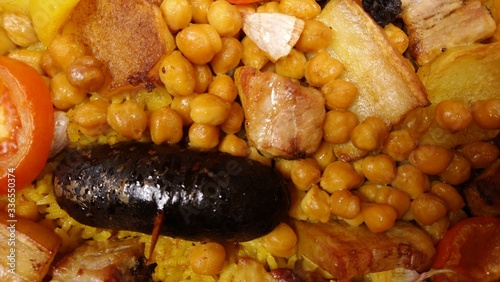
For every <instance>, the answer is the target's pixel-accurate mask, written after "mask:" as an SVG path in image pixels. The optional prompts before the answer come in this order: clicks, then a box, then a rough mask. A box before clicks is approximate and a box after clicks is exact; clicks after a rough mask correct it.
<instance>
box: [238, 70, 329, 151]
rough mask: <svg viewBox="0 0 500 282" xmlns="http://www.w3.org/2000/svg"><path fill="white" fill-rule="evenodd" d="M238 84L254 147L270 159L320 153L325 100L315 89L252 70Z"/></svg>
mask: <svg viewBox="0 0 500 282" xmlns="http://www.w3.org/2000/svg"><path fill="white" fill-rule="evenodd" d="M234 81H235V82H236V85H237V87H238V94H239V96H240V99H241V103H242V106H243V110H244V112H245V119H246V121H245V129H246V132H247V138H248V140H249V142H250V143H251V145H253V146H255V147H256V148H257V149H258V150H259V151H260V152H261V153H262V154H263V155H265V156H268V157H282V158H289V159H291V158H299V157H304V156H307V155H309V154H312V153H313V152H315V151H316V150H317V148H318V147H319V144H320V143H321V140H322V138H323V121H324V119H325V100H324V98H323V94H321V92H320V91H319V90H317V89H315V88H312V87H305V86H302V85H300V84H299V83H298V82H296V81H294V80H292V79H290V78H286V77H282V76H280V75H278V74H275V73H272V72H260V71H258V70H257V69H254V68H251V67H241V68H238V69H237V70H236V73H235V75H234Z"/></svg>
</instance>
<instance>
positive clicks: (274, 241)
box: [259, 222, 297, 257]
mask: <svg viewBox="0 0 500 282" xmlns="http://www.w3.org/2000/svg"><path fill="white" fill-rule="evenodd" d="M259 241H260V243H261V244H262V245H263V246H264V248H266V250H268V251H269V252H270V253H271V254H272V255H273V256H277V257H289V256H292V255H293V254H295V253H296V252H297V235H295V231H293V229H292V228H291V227H290V226H289V225H288V224H286V223H283V222H281V223H280V224H279V225H278V226H276V227H275V228H274V229H273V231H271V232H270V233H268V234H267V235H264V236H262V237H261V238H260V239H259Z"/></svg>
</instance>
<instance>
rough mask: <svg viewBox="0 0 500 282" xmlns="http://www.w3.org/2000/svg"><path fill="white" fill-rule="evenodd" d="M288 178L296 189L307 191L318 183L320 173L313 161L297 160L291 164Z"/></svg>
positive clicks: (309, 159)
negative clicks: (289, 177)
mask: <svg viewBox="0 0 500 282" xmlns="http://www.w3.org/2000/svg"><path fill="white" fill-rule="evenodd" d="M290 176H291V179H292V182H293V184H295V187H296V188H297V189H299V190H308V189H309V188H310V187H311V186H312V185H314V184H317V183H318V182H319V180H320V178H321V171H320V169H319V165H318V163H317V162H316V160H315V159H311V158H308V159H298V160H295V161H294V162H293V165H292V170H291V172H290Z"/></svg>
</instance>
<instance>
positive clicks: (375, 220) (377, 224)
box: [361, 203, 398, 233]
mask: <svg viewBox="0 0 500 282" xmlns="http://www.w3.org/2000/svg"><path fill="white" fill-rule="evenodd" d="M361 214H362V215H363V219H364V221H365V224H366V227H368V229H369V230H370V231H371V232H373V233H380V232H384V231H387V230H389V229H391V227H393V226H394V224H395V223H396V219H397V217H398V214H397V212H396V210H395V209H394V208H393V207H391V206H390V205H387V204H377V203H371V204H366V203H365V204H362V205H361Z"/></svg>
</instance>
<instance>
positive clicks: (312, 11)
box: [278, 0, 321, 20]
mask: <svg viewBox="0 0 500 282" xmlns="http://www.w3.org/2000/svg"><path fill="white" fill-rule="evenodd" d="M278 9H279V11H280V12H281V13H283V14H287V15H292V16H295V17H297V18H299V19H303V20H308V19H314V18H315V17H316V16H317V15H319V13H320V12H321V6H320V5H319V4H318V3H317V2H316V1H315V0H281V1H280V4H279V6H278Z"/></svg>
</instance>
